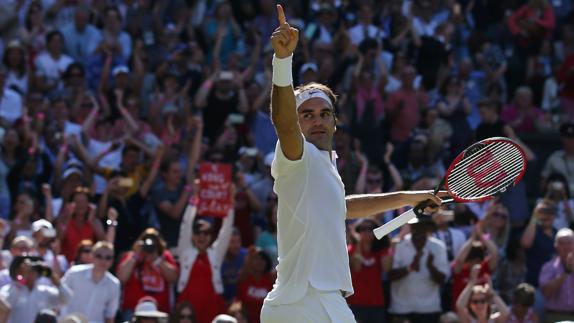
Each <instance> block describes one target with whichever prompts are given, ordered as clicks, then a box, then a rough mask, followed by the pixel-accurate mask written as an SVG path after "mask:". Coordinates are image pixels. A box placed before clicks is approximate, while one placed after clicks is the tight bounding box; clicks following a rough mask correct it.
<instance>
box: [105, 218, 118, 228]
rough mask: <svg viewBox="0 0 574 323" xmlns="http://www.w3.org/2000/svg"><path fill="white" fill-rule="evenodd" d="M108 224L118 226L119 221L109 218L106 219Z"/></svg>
mask: <svg viewBox="0 0 574 323" xmlns="http://www.w3.org/2000/svg"><path fill="white" fill-rule="evenodd" d="M106 224H107V225H111V226H112V227H117V226H118V221H116V220H113V221H112V220H110V219H108V220H107V221H106Z"/></svg>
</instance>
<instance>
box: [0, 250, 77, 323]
mask: <svg viewBox="0 0 574 323" xmlns="http://www.w3.org/2000/svg"><path fill="white" fill-rule="evenodd" d="M10 277H11V278H12V282H11V283H10V284H8V285H6V286H4V287H2V289H0V296H1V297H3V298H4V299H6V301H7V302H8V304H10V307H11V311H10V318H9V320H8V322H9V323H32V322H34V319H35V317H36V315H37V314H38V313H39V312H40V311H41V310H42V309H45V308H54V309H58V308H59V307H60V306H63V305H65V304H66V303H68V302H69V300H70V299H71V297H72V292H71V291H70V289H69V288H68V287H67V286H66V285H64V284H61V283H60V278H58V276H56V275H55V273H54V272H52V271H51V270H50V267H48V266H46V265H45V264H44V263H42V262H40V261H39V260H38V258H33V257H29V256H20V257H16V258H15V259H14V260H13V261H12V264H11V265H10ZM41 277H48V278H49V279H50V280H51V282H52V284H53V285H54V286H55V287H52V286H46V285H40V284H38V283H37V282H38V280H39V279H40V278H41Z"/></svg>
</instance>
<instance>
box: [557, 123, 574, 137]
mask: <svg viewBox="0 0 574 323" xmlns="http://www.w3.org/2000/svg"><path fill="white" fill-rule="evenodd" d="M560 136H561V137H567V138H573V137H574V123H570V122H567V123H563V124H562V125H561V126H560Z"/></svg>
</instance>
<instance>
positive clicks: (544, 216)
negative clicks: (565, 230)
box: [520, 200, 556, 287]
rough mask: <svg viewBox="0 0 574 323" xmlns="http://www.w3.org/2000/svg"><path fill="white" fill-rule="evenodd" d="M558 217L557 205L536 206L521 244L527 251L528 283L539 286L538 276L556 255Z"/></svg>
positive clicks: (541, 203)
mask: <svg viewBox="0 0 574 323" xmlns="http://www.w3.org/2000/svg"><path fill="white" fill-rule="evenodd" d="M555 216H556V205H555V204H554V203H552V202H550V201H546V200H542V201H540V202H538V204H536V207H535V208H534V211H533V212H532V217H531V218H530V222H529V223H528V226H527V227H526V229H525V230H524V233H523V234H522V238H521V240H520V244H521V245H522V248H524V249H525V250H526V270H527V272H526V282H527V283H529V284H531V285H532V286H535V287H537V286H538V276H539V274H540V270H541V269H542V266H543V265H544V264H545V263H546V262H548V261H549V260H550V259H551V257H552V254H553V253H554V236H555V235H556V229H554V228H553V224H554V217H555Z"/></svg>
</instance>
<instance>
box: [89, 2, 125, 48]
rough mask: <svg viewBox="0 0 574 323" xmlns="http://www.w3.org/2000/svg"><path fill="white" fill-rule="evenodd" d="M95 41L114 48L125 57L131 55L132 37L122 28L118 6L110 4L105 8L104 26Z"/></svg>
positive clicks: (100, 44)
mask: <svg viewBox="0 0 574 323" xmlns="http://www.w3.org/2000/svg"><path fill="white" fill-rule="evenodd" d="M94 43H97V44H99V46H103V45H106V46H110V47H112V48H114V50H115V51H116V52H118V53H119V54H120V55H121V56H122V57H123V58H124V59H127V58H129V57H130V56H131V54H132V38H131V37H130V35H129V34H128V33H126V32H125V31H123V30H122V14H121V13H120V11H119V9H118V8H117V7H114V6H109V7H106V8H105V9H104V17H103V28H102V30H101V32H100V35H99V38H98V41H94Z"/></svg>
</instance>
